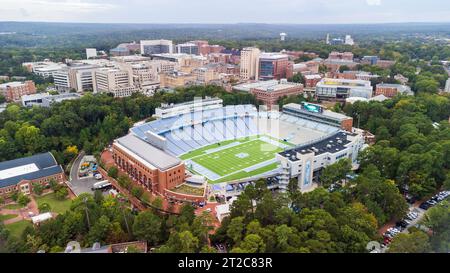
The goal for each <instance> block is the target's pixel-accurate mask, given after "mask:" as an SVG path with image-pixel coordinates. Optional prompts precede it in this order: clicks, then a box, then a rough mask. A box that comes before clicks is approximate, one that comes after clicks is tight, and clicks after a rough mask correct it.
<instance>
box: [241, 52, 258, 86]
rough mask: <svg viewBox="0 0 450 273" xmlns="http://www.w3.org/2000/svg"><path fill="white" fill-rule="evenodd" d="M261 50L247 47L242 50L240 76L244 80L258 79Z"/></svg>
mask: <svg viewBox="0 0 450 273" xmlns="http://www.w3.org/2000/svg"><path fill="white" fill-rule="evenodd" d="M260 53H261V52H260V50H259V49H258V48H255V47H246V48H244V49H242V50H241V63H240V66H241V68H240V77H241V79H242V80H244V81H247V80H256V79H257V78H258V74H259V73H258V69H259V55H260Z"/></svg>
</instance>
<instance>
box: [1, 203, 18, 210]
mask: <svg viewBox="0 0 450 273" xmlns="http://www.w3.org/2000/svg"><path fill="white" fill-rule="evenodd" d="M2 208H3V209H21V208H22V206H21V205H19V204H9V205H6V206H4V207H2Z"/></svg>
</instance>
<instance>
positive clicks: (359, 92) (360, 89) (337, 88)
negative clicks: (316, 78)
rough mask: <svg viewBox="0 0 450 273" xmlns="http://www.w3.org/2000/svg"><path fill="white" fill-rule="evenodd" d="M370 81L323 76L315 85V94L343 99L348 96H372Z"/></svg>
mask: <svg viewBox="0 0 450 273" xmlns="http://www.w3.org/2000/svg"><path fill="white" fill-rule="evenodd" d="M372 93H373V89H372V86H371V83H370V81H362V80H346V79H330V78H324V79H322V80H321V81H320V82H318V83H317V85H316V96H317V97H318V98H320V99H331V100H345V99H346V98H349V97H362V98H366V99H369V98H371V97H372Z"/></svg>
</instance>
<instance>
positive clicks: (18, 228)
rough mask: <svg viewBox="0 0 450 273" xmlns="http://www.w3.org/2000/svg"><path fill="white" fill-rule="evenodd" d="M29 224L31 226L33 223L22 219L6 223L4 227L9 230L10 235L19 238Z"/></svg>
mask: <svg viewBox="0 0 450 273" xmlns="http://www.w3.org/2000/svg"><path fill="white" fill-rule="evenodd" d="M29 226H30V227H31V226H33V224H32V223H31V222H30V221H26V220H22V221H18V222H15V223H12V224H9V225H6V226H5V227H6V229H8V230H9V232H10V235H11V236H14V237H16V238H19V237H20V236H21V235H22V233H23V231H24V230H25V229H26V228H27V227H29Z"/></svg>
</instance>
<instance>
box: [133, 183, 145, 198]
mask: <svg viewBox="0 0 450 273" xmlns="http://www.w3.org/2000/svg"><path fill="white" fill-rule="evenodd" d="M131 194H132V195H133V196H134V197H136V198H141V196H142V194H144V190H143V189H142V188H141V187H139V186H135V187H133V188H132V189H131Z"/></svg>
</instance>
